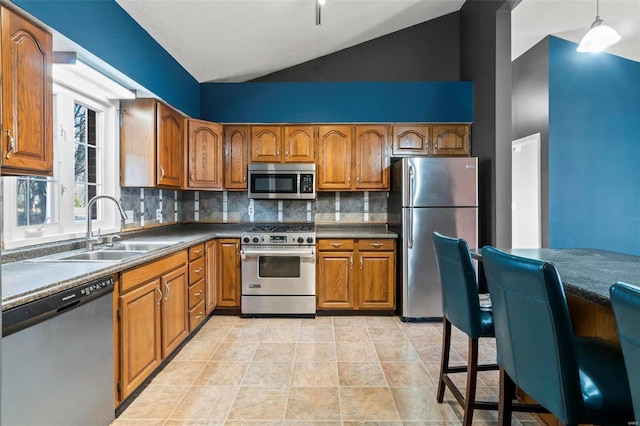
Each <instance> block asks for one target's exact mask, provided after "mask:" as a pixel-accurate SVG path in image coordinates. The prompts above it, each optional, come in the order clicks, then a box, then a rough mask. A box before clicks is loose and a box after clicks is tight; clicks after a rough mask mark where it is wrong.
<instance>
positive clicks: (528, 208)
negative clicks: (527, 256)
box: [511, 133, 542, 248]
mask: <svg viewBox="0 0 640 426" xmlns="http://www.w3.org/2000/svg"><path fill="white" fill-rule="evenodd" d="M540 197H541V195H540V133H536V134H534V135H530V136H527V137H524V138H522V139H518V140H515V141H513V142H511V227H512V229H511V247H513V248H539V247H540V245H541V239H542V235H541V232H540V222H541V212H540Z"/></svg>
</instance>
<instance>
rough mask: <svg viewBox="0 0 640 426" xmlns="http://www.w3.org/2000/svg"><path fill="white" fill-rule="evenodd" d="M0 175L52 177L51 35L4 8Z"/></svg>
mask: <svg viewBox="0 0 640 426" xmlns="http://www.w3.org/2000/svg"><path fill="white" fill-rule="evenodd" d="M1 14H2V42H1V44H0V48H1V54H2V125H3V127H2V129H1V132H2V133H1V138H0V141H2V142H1V143H0V145H1V146H2V149H1V150H0V152H1V154H2V157H1V158H2V174H3V175H8V174H22V175H24V174H33V175H47V176H51V175H52V174H53V109H52V108H53V86H52V80H51V55H52V47H51V43H52V42H51V34H50V33H48V32H46V31H44V30H43V29H42V28H40V27H38V26H36V25H34V24H32V23H31V22H29V21H27V20H26V19H24V18H22V17H20V16H18V15H16V14H14V13H12V12H10V11H9V10H8V9H5V8H4V7H3V8H2V10H1Z"/></svg>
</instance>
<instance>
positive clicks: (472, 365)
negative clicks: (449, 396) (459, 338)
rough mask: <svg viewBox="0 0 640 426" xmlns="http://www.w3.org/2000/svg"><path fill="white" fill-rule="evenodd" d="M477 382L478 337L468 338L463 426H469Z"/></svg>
mask: <svg viewBox="0 0 640 426" xmlns="http://www.w3.org/2000/svg"><path fill="white" fill-rule="evenodd" d="M477 382H478V339H472V338H471V337H470V338H469V357H468V359H467V394H466V397H465V400H464V401H465V404H464V419H463V421H462V425H463V426H471V421H472V420H473V407H474V404H475V401H476V385H477Z"/></svg>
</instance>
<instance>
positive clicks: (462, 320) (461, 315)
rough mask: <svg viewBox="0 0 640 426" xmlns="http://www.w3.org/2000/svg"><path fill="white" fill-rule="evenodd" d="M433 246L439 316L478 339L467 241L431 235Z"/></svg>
mask: <svg viewBox="0 0 640 426" xmlns="http://www.w3.org/2000/svg"><path fill="white" fill-rule="evenodd" d="M433 246H434V248H435V252H436V261H437V264H438V270H439V271H440V286H441V287H442V313H443V314H444V315H446V317H447V319H448V320H449V321H450V322H451V324H453V325H455V326H456V327H457V328H459V329H460V330H462V331H463V332H465V333H466V334H467V335H468V336H469V337H472V338H478V337H480V334H481V332H482V326H481V323H480V301H479V299H478V283H477V281H476V272H475V269H474V267H473V262H472V261H471V253H469V246H468V245H467V242H466V241H465V240H463V239H462V238H451V237H447V236H444V235H441V234H439V233H437V232H434V233H433Z"/></svg>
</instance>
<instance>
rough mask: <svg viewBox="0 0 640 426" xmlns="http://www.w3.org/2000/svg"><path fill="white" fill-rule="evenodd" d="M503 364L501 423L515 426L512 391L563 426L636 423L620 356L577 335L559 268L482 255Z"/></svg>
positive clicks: (491, 252)
mask: <svg viewBox="0 0 640 426" xmlns="http://www.w3.org/2000/svg"><path fill="white" fill-rule="evenodd" d="M482 262H483V266H484V271H485V274H486V278H487V284H488V287H489V293H490V294H491V301H492V305H493V315H494V320H495V323H494V325H495V335H496V345H497V351H498V365H500V379H501V382H500V401H499V406H500V407H499V410H498V419H499V420H498V422H499V424H501V425H504V424H507V425H509V424H511V411H512V410H511V400H512V398H513V395H514V393H515V386H514V382H515V385H517V386H518V387H519V388H520V389H522V390H523V391H524V392H525V393H527V394H528V395H529V396H531V397H532V398H533V399H535V400H536V401H537V402H538V403H540V405H541V406H543V407H544V408H546V409H547V410H549V412H551V413H552V414H553V415H555V416H556V417H557V418H558V419H559V420H561V421H562V422H563V423H564V424H566V425H577V424H579V423H592V424H625V425H626V424H628V422H630V421H631V420H632V418H633V410H632V405H631V395H630V392H629V383H628V380H627V372H626V369H625V366H624V360H623V358H622V352H621V350H620V348H619V347H618V346H617V345H614V344H613V343H610V342H607V341H604V340H602V339H599V338H595V337H576V336H574V334H573V326H572V325H571V319H570V317H569V309H568V307H567V301H566V298H565V294H564V288H563V286H562V282H561V281H560V276H559V274H558V271H557V270H556V268H555V266H554V265H553V264H551V263H548V262H543V261H539V260H533V259H528V258H523V257H518V256H514V255H510V254H507V253H504V252H502V251H500V250H497V249H495V248H494V247H489V246H487V247H484V248H483V249H482Z"/></svg>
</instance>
